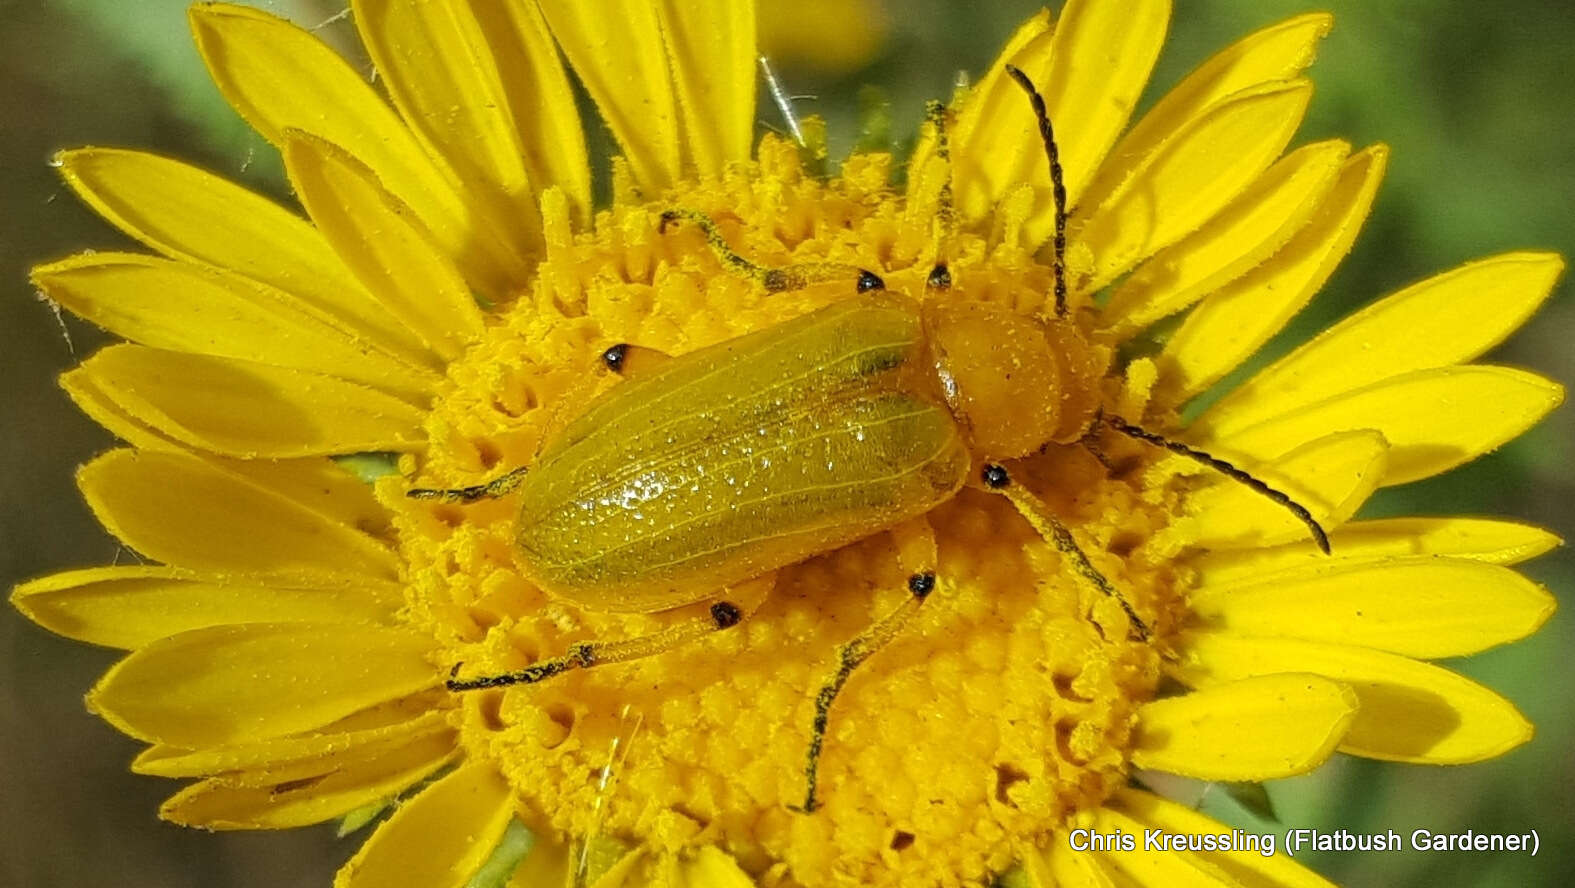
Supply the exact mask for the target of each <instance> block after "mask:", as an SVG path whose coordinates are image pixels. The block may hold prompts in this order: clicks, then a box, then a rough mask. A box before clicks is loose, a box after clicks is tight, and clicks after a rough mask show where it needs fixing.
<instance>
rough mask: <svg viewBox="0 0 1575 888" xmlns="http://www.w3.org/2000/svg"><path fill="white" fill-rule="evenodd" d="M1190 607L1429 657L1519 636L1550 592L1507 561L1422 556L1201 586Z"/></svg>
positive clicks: (1546, 611)
mask: <svg viewBox="0 0 1575 888" xmlns="http://www.w3.org/2000/svg"><path fill="white" fill-rule="evenodd" d="M1191 602H1192V612H1193V615H1194V616H1195V617H1196V618H1197V619H1199V620H1202V621H1203V622H1204V623H1205V624H1206V625H1208V626H1210V627H1211V628H1213V629H1218V630H1221V631H1228V632H1235V633H1238V634H1241V635H1257V636H1283V637H1286V638H1305V639H1308V640H1310V641H1330V642H1340V643H1343V644H1354V645H1361V646H1362V647H1370V648H1377V649H1379V650H1385V651H1394V652H1395V653H1397V654H1405V655H1407V656H1410V657H1420V658H1423V659H1433V658H1437V657H1454V656H1463V655H1465V654H1473V653H1476V652H1477V651H1480V650H1484V649H1486V648H1490V647H1493V646H1494V645H1498V644H1503V643H1505V642H1508V641H1514V640H1515V639H1518V638H1524V637H1525V636H1527V635H1530V634H1531V633H1532V632H1535V631H1536V630H1537V627H1539V626H1541V625H1542V624H1543V623H1544V622H1546V621H1547V619H1548V617H1550V616H1552V615H1553V609H1554V602H1553V596H1551V595H1549V594H1548V593H1547V590H1545V589H1543V588H1542V587H1541V586H1538V585H1537V584H1536V583H1533V582H1531V581H1530V580H1528V579H1526V578H1525V577H1522V576H1521V575H1520V574H1518V573H1516V572H1514V571H1512V570H1510V569H1509V568H1507V567H1499V566H1498V565H1494V564H1484V563H1482V562H1480V561H1471V560H1468V559H1464V558H1441V557H1438V556H1433V555H1423V556H1420V557H1411V558H1394V559H1390V560H1388V561H1383V562H1378V563H1376V564H1357V565H1340V566H1338V567H1323V566H1309V567H1304V568H1301V569H1299V570H1296V571H1288V572H1284V573H1280V574H1277V575H1275V576H1274V577H1273V578H1271V579H1269V580H1267V581H1264V582H1252V581H1246V582H1244V583H1238V584H1235V585H1227V586H1205V587H1203V588H1201V589H1199V590H1197V591H1196V592H1194V593H1193V594H1192V597H1191Z"/></svg>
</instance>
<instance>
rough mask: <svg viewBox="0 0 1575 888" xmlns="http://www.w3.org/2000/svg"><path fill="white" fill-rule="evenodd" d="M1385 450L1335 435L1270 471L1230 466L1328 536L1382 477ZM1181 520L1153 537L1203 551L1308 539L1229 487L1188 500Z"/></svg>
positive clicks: (1373, 436) (1271, 505)
mask: <svg viewBox="0 0 1575 888" xmlns="http://www.w3.org/2000/svg"><path fill="white" fill-rule="evenodd" d="M1385 456H1386V445H1385V443H1384V439H1383V437H1382V436H1380V435H1379V434H1378V433H1376V432H1371V431H1360V430H1359V431H1354V432H1339V433H1336V434H1333V435H1329V436H1327V437H1324V438H1321V439H1318V440H1315V441H1312V442H1310V443H1308V444H1306V445H1305V446H1303V447H1300V448H1297V449H1296V450H1294V451H1292V452H1291V453H1287V454H1286V455H1285V456H1284V457H1282V458H1280V459H1278V460H1275V461H1274V462H1272V463H1248V462H1237V463H1236V465H1237V466H1239V467H1241V468H1243V469H1246V470H1247V471H1248V472H1250V473H1251V474H1252V475H1253V477H1255V478H1257V479H1259V480H1260V481H1263V482H1265V483H1267V484H1268V485H1269V486H1271V487H1273V488H1274V489H1276V490H1279V491H1280V492H1281V493H1284V494H1286V495H1287V496H1289V497H1290V498H1291V499H1293V500H1295V501H1296V502H1297V503H1299V504H1300V505H1302V506H1303V507H1305V508H1306V509H1307V510H1308V511H1309V512H1311V513H1312V515H1313V517H1314V518H1316V519H1317V520H1318V521H1319V522H1320V523H1321V524H1322V525H1323V526H1324V529H1325V530H1327V529H1329V528H1331V527H1336V526H1338V525H1340V524H1343V523H1344V522H1345V520H1346V519H1347V518H1350V517H1351V515H1352V514H1354V513H1355V512H1356V509H1357V507H1358V506H1360V505H1361V504H1362V503H1363V502H1364V501H1365V500H1366V499H1367V497H1368V496H1370V495H1371V494H1372V492H1373V490H1375V489H1376V488H1377V485H1378V482H1379V480H1380V479H1381V478H1383V477H1384V466H1385ZM1185 510H1186V511H1185V514H1184V516H1183V517H1182V518H1181V519H1180V520H1178V521H1176V522H1174V523H1172V524H1171V525H1170V526H1169V527H1167V528H1166V529H1165V530H1164V531H1162V532H1161V533H1160V534H1159V537H1158V538H1160V539H1164V540H1168V541H1172V542H1174V543H1176V544H1185V543H1187V542H1191V543H1195V544H1197V545H1200V546H1203V547H1205V548H1239V547H1257V546H1269V545H1274V544H1276V543H1283V542H1288V541H1291V540H1301V539H1307V538H1309V536H1310V534H1311V531H1309V530H1308V529H1307V526H1306V525H1305V524H1303V523H1302V522H1301V521H1299V520H1298V519H1297V518H1296V517H1295V516H1294V515H1292V514H1291V513H1290V511H1288V510H1287V509H1286V508H1285V507H1284V506H1282V505H1280V504H1278V503H1275V502H1273V501H1271V500H1269V499H1268V498H1267V497H1265V496H1263V495H1262V494H1260V493H1258V492H1257V491H1255V490H1252V489H1251V488H1249V487H1247V486H1246V485H1244V484H1240V483H1238V482H1236V481H1232V480H1229V479H1221V480H1218V481H1216V482H1214V484H1213V485H1211V486H1209V487H1206V488H1204V489H1202V490H1199V491H1196V492H1194V493H1192V494H1191V495H1189V496H1188V497H1187V500H1186V506H1185Z"/></svg>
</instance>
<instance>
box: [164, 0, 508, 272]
mask: <svg viewBox="0 0 1575 888" xmlns="http://www.w3.org/2000/svg"><path fill="white" fill-rule="evenodd" d="M190 17H191V26H192V33H193V34H194V35H195V36H196V38H197V49H198V51H199V52H200V53H202V58H203V61H204V62H206V63H207V65H208V71H209V73H210V74H211V75H212V76H213V80H214V83H216V84H218V87H219V90H220V91H221V92H223V93H224V97H225V98H226V99H228V100H229V102H230V104H231V105H233V106H234V107H235V110H236V111H238V112H240V115H241V116H242V117H244V118H246V121H247V122H248V123H250V124H251V125H252V126H253V127H254V128H256V130H257V131H258V132H260V133H262V134H263V136H264V138H266V139H268V141H270V142H272V143H274V144H275V145H278V146H280V147H281V148H283V147H284V141H285V136H286V133H287V132H289V131H290V130H300V131H302V132H306V133H310V134H311V135H313V136H315V137H317V138H320V139H322V140H324V141H327V142H332V143H333V144H335V145H338V146H340V147H342V148H343V149H345V151H347V152H349V153H350V154H353V155H354V156H355V157H356V158H358V159H359V160H360V162H361V163H363V164H365V165H366V166H367V167H368V168H370V169H371V170H372V171H373V172H374V174H375V175H376V177H377V179H378V181H380V182H382V183H383V184H384V186H385V187H386V188H387V189H388V190H389V191H390V192H392V193H393V194H394V195H396V196H397V197H398V198H399V200H400V201H402V202H403V203H405V204H406V205H408V206H410V207H411V208H412V209H413V210H414V211H415V213H416V214H417V215H418V216H419V217H420V218H421V221H422V222H423V223H424V224H425V225H426V226H427V228H428V229H430V230H431V232H432V234H433V236H434V237H435V238H436V239H437V241H438V242H439V243H441V244H442V245H443V248H444V250H445V252H447V253H448V255H450V256H453V257H455V258H456V259H457V260H458V261H459V262H460V264H461V265H462V266H463V267H464V268H465V270H466V272H467V277H468V278H469V279H470V280H471V282H472V283H474V284H475V285H476V286H477V287H478V288H480V289H481V290H482V291H483V292H485V293H487V294H488V295H489V296H497V297H501V296H504V295H506V294H507V293H508V291H509V290H510V289H511V288H512V287H513V286H517V285H518V284H520V283H522V282H524V281H525V280H527V279H528V276H529V271H530V268H529V265H528V264H527V262H526V259H525V258H524V255H523V253H521V252H520V251H519V250H518V249H517V248H516V247H515V245H512V244H510V243H509V242H507V241H506V240H504V239H503V238H502V237H501V236H500V231H499V228H500V227H501V223H500V222H499V220H497V219H495V218H491V217H490V216H489V215H488V213H487V212H486V207H485V206H484V205H483V202H480V201H474V200H469V199H467V198H466V196H465V195H463V194H462V193H461V191H460V190H459V185H458V181H457V178H456V176H455V174H454V173H453V171H452V170H450V169H447V168H445V167H443V166H442V165H440V164H438V163H436V162H434V161H433V159H432V158H431V157H429V156H428V155H427V153H426V152H425V151H423V150H422V148H421V145H420V144H419V143H418V142H417V140H416V138H415V136H414V135H412V134H411V132H410V130H408V129H406V128H405V125H404V123H403V122H402V121H400V119H399V117H398V115H396V114H395V113H394V112H393V110H392V109H391V108H389V107H388V105H387V104H386V103H385V102H384V101H383V99H382V98H381V97H379V96H378V95H377V93H376V92H375V91H374V90H373V89H372V87H371V86H370V85H368V84H367V82H366V81H365V80H364V79H362V77H361V75H360V74H358V73H357V72H356V71H355V69H354V68H352V67H350V65H349V64H348V63H346V62H345V60H344V59H341V58H340V57H339V56H337V55H335V54H334V52H333V50H331V49H329V48H328V47H327V46H326V45H324V44H323V43H322V41H320V40H318V39H317V38H316V37H314V36H312V35H311V34H310V33H308V32H307V31H305V30H303V29H301V28H300V27H297V26H296V25H294V24H291V23H290V22H288V21H285V20H284V19H282V18H279V17H277V16H274V15H272V14H270V13H267V12H264V11H262V10H260V9H253V8H251V7H247V6H237V5H233V4H229V3H206V4H200V5H197V6H193V7H192V8H191V13H190ZM373 292H374V293H375V292H377V291H376V290H375V289H373Z"/></svg>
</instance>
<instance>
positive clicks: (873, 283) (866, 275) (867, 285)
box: [859, 271, 886, 293]
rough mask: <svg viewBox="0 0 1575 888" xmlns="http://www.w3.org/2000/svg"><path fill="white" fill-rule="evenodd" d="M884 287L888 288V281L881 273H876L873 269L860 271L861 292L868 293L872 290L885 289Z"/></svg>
mask: <svg viewBox="0 0 1575 888" xmlns="http://www.w3.org/2000/svg"><path fill="white" fill-rule="evenodd" d="M884 289H886V282H885V281H883V280H881V279H880V275H878V274H876V273H875V272H873V271H860V272H859V292H860V293H868V292H869V291H871V290H884Z"/></svg>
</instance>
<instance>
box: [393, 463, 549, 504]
mask: <svg viewBox="0 0 1575 888" xmlns="http://www.w3.org/2000/svg"><path fill="white" fill-rule="evenodd" d="M527 468H528V467H527V466H520V467H519V468H517V469H512V470H510V471H509V472H507V473H505V474H503V475H500V476H498V477H496V478H494V479H492V480H491V481H488V482H487V483H485V484H476V485H473V486H471V487H449V488H432V487H413V488H411V489H410V490H407V491H405V496H408V497H410V498H411V499H435V500H441V501H443V502H445V503H473V502H475V501H476V500H479V499H497V498H498V497H500V496H508V495H509V494H510V493H511V492H512V491H513V490H514V488H516V487H518V486H520V482H521V481H524V480H525V471H526V469H527Z"/></svg>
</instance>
